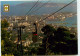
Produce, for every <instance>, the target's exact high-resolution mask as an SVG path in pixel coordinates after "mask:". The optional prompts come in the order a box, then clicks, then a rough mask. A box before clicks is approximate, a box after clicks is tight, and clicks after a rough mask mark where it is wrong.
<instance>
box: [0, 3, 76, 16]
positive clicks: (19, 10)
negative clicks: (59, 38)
mask: <svg viewBox="0 0 80 56" xmlns="http://www.w3.org/2000/svg"><path fill="white" fill-rule="evenodd" d="M34 4H35V2H29V3H22V4H18V5H13V6H12V5H11V6H10V12H7V13H6V12H3V6H1V10H2V12H1V13H2V15H18V16H20V15H26V13H27V12H28V11H29V9H30V8H31V7H32V6H33V5H34ZM38 5H39V6H38ZM38 5H37V8H39V7H40V6H41V5H43V3H42V2H39V3H38ZM64 5H66V4H65V3H47V4H46V5H45V6H43V7H42V8H41V9H39V10H38V11H37V13H36V14H38V15H41V14H50V13H53V12H55V11H56V10H58V9H60V8H61V7H63V6H64ZM35 9H36V8H35ZM33 10H34V8H33ZM62 12H77V5H76V3H73V4H71V5H69V6H68V7H66V8H64V9H63V10H62ZM33 14H34V13H33Z"/></svg>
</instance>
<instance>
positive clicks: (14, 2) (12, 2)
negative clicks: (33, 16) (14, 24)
mask: <svg viewBox="0 0 80 56" xmlns="http://www.w3.org/2000/svg"><path fill="white" fill-rule="evenodd" d="M31 1H33V2H34V1H38V0H26V2H31ZM39 1H44V2H46V1H49V0H39ZM71 1H73V0H51V1H50V2H54V3H69V2H71ZM21 3H25V1H3V2H1V4H10V5H17V4H21Z"/></svg>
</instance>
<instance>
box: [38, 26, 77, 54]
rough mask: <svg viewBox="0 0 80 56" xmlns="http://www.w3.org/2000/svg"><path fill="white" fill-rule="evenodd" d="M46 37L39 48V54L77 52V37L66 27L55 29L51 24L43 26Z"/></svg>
mask: <svg viewBox="0 0 80 56" xmlns="http://www.w3.org/2000/svg"><path fill="white" fill-rule="evenodd" d="M42 31H43V32H44V35H45V37H44V38H43V42H42V45H41V46H40V48H39V50H38V55H45V54H46V55H50V54H57V55H59V54H63V55H71V54H77V53H78V52H77V51H78V50H77V39H76V37H75V35H74V34H71V32H70V31H69V30H67V29H65V28H64V27H59V28H58V29H55V28H53V27H51V26H49V25H46V26H45V27H43V28H42Z"/></svg>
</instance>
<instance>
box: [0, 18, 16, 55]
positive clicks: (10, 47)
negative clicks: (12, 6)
mask: <svg viewBox="0 0 80 56" xmlns="http://www.w3.org/2000/svg"><path fill="white" fill-rule="evenodd" d="M8 26H9V23H8V22H7V20H6V19H4V20H2V21H1V27H2V28H1V49H2V50H1V52H2V55H4V54H14V52H15V50H16V48H15V47H16V44H14V43H13V42H12V41H11V40H10V32H8V31H7V28H8Z"/></svg>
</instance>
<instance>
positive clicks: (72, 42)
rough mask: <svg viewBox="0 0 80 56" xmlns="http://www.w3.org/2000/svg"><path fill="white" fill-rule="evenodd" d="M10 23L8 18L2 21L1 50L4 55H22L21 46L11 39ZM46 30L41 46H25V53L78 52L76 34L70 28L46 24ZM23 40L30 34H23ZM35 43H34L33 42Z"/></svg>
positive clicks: (43, 29)
mask: <svg viewBox="0 0 80 56" xmlns="http://www.w3.org/2000/svg"><path fill="white" fill-rule="evenodd" d="M8 26H9V23H8V22H7V20H6V19H4V20H2V21H1V27H2V28H1V49H2V50H1V52H2V55H14V56H21V55H22V54H21V48H20V46H19V49H20V50H17V44H14V43H13V41H12V40H11V39H10V38H11V35H10V33H11V32H10V31H8V30H7V29H8ZM42 32H44V34H43V36H44V38H43V39H42V44H40V45H39V47H23V49H25V50H27V51H25V52H23V55H59V54H60V55H67V54H68V55H71V54H77V53H78V52H77V51H78V50H77V48H78V47H77V38H76V36H75V35H74V34H71V32H70V31H69V30H67V29H66V28H64V27H59V28H57V29H55V28H53V27H52V26H49V25H46V26H44V27H43V28H42ZM22 36H23V40H25V38H26V37H27V36H28V35H25V34H23V35H22ZM33 44H34V43H33Z"/></svg>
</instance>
